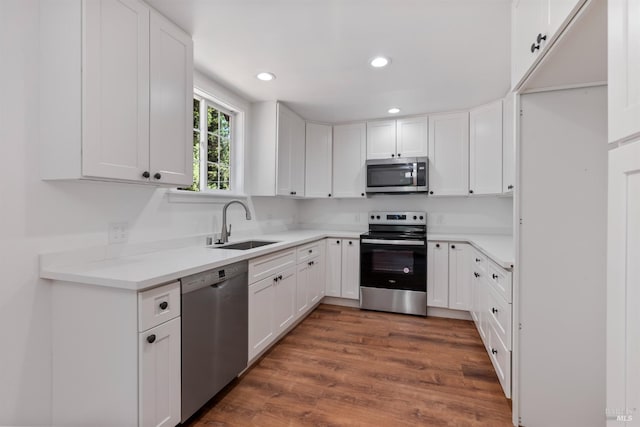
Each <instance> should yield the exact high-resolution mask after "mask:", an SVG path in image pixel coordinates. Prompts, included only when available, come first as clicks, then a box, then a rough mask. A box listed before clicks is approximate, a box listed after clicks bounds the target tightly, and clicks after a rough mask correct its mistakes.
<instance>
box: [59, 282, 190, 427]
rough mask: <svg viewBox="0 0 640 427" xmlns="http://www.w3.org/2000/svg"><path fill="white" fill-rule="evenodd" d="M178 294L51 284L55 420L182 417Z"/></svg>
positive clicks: (172, 420)
mask: <svg viewBox="0 0 640 427" xmlns="http://www.w3.org/2000/svg"><path fill="white" fill-rule="evenodd" d="M179 296H180V284H179V282H173V283H169V284H167V285H163V286H159V287H156V288H153V289H149V290H146V291H142V292H135V291H129V290H124V289H116V288H109V287H104V286H88V285H84V284H77V283H69V282H62V281H54V282H53V287H52V336H53V339H52V350H53V365H52V372H53V375H52V379H53V381H52V424H53V425H91V426H105V427H107V426H109V427H110V426H116V425H117V426H143V427H147V426H152V427H153V426H166V427H169V426H171V427H173V426H175V425H178V424H179V423H180V419H181V414H180V411H181V402H180V398H181V384H180V381H181V378H180V372H181V358H180V352H181V342H180V339H181V338H180V335H181V317H180V300H179ZM176 297H177V298H176ZM79 320H80V321H79Z"/></svg>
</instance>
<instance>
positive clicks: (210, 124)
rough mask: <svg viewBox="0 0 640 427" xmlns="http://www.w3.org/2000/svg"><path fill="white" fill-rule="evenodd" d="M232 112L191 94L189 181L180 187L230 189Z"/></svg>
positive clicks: (231, 183) (210, 189) (192, 189)
mask: <svg viewBox="0 0 640 427" xmlns="http://www.w3.org/2000/svg"><path fill="white" fill-rule="evenodd" d="M233 120H234V114H233V113H232V112H231V111H228V110H226V109H225V108H223V107H221V106H219V105H217V104H215V103H214V102H212V101H211V100H209V99H207V98H204V97H202V96H199V95H194V98H193V184H192V185H191V187H188V188H182V189H181V190H190V191H200V192H209V191H230V190H232V185H233V182H232V180H231V176H232V171H231V165H232V163H231V154H232V153H231V149H232V144H231V141H232V140H233V135H232V129H233Z"/></svg>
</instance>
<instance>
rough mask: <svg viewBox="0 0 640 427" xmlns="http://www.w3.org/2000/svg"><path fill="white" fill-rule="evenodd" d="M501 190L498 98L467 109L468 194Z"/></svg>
mask: <svg viewBox="0 0 640 427" xmlns="http://www.w3.org/2000/svg"><path fill="white" fill-rule="evenodd" d="M500 193H502V100H499V101H496V102H492V103H491V104H486V105H483V106H481V107H478V108H474V109H473V110H471V112H470V113H469V194H500Z"/></svg>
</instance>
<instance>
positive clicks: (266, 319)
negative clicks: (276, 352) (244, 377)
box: [249, 277, 276, 360]
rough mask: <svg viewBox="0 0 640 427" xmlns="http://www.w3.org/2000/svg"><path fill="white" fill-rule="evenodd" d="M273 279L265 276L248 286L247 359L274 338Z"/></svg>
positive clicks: (254, 355) (251, 357)
mask: <svg viewBox="0 0 640 427" xmlns="http://www.w3.org/2000/svg"><path fill="white" fill-rule="evenodd" d="M274 304H275V281H274V280H273V277H267V278H266V279H262V280H260V281H259V282H256V283H254V284H253V285H251V286H249V360H251V359H253V358H254V357H256V356H257V355H258V354H259V353H260V352H261V351H262V350H264V349H265V348H267V347H268V346H269V344H271V342H272V341H273V340H274V339H275V335H276V334H275V332H276V328H275V324H274V314H273V313H274V311H273V310H274Z"/></svg>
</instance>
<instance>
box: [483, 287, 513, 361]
mask: <svg viewBox="0 0 640 427" xmlns="http://www.w3.org/2000/svg"><path fill="white" fill-rule="evenodd" d="M487 287H488V290H489V295H488V296H489V305H488V307H487V317H488V319H489V324H491V326H492V327H493V329H494V330H495V332H496V333H497V334H498V335H499V336H500V339H501V340H502V342H503V343H504V344H505V346H506V347H507V349H508V350H511V304H509V303H508V302H506V301H505V299H504V298H502V296H501V295H499V294H498V292H497V291H496V290H495V289H494V288H493V286H487Z"/></svg>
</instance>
